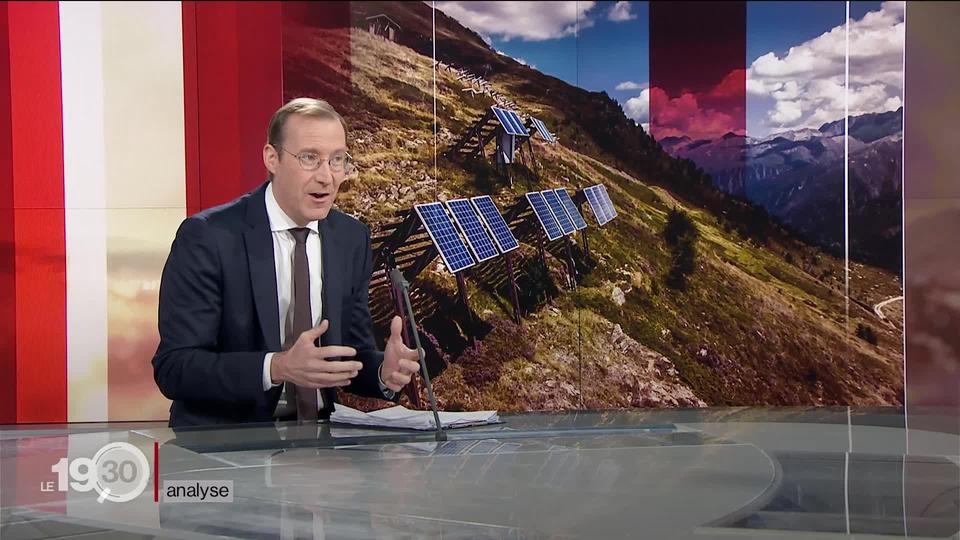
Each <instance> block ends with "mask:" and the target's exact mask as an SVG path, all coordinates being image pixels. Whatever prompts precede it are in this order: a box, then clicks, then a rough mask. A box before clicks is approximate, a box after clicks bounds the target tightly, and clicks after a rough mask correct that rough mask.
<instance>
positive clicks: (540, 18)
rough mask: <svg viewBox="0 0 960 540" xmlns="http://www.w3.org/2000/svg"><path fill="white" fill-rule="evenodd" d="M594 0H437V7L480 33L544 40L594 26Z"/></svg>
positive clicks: (507, 38) (526, 39)
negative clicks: (547, 0) (534, 0)
mask: <svg viewBox="0 0 960 540" xmlns="http://www.w3.org/2000/svg"><path fill="white" fill-rule="evenodd" d="M595 4H596V2H576V1H565V2H437V4H436V5H437V9H439V10H441V11H443V12H444V13H446V14H447V15H449V16H450V17H453V18H454V19H456V20H457V21H459V22H460V24H462V25H464V26H466V27H468V28H470V29H471V30H473V31H474V32H477V33H478V34H480V35H481V36H488V37H497V38H500V39H503V40H507V41H509V40H511V39H522V40H523V41H544V40H548V39H559V38H563V37H567V36H572V35H575V34H576V33H577V30H578V28H579V29H580V30H582V29H584V28H589V27H591V26H593V20H592V19H590V17H588V16H587V12H588V11H590V9H591V8H593V6H594V5H595Z"/></svg>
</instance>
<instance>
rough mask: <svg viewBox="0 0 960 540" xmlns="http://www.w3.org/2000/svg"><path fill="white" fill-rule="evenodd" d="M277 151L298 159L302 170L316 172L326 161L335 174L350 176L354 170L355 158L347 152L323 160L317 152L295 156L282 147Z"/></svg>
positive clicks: (301, 153)
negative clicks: (341, 173)
mask: <svg viewBox="0 0 960 540" xmlns="http://www.w3.org/2000/svg"><path fill="white" fill-rule="evenodd" d="M277 150H280V151H282V152H286V153H288V154H290V155H291V156H293V157H295V158H297V161H299V162H300V168H301V169H303V170H305V171H315V170H317V169H319V168H320V165H322V164H323V162H324V161H326V162H327V164H329V165H330V170H331V171H333V172H337V173H340V172H345V173H347V174H350V173H351V172H353V169H354V165H353V157H352V156H351V155H350V154H348V153H347V152H341V153H338V154H334V155H333V156H331V157H330V158H328V159H323V158H321V157H320V154H317V153H316V152H300V153H299V154H294V153H293V152H289V151H288V150H287V149H286V148H281V147H277Z"/></svg>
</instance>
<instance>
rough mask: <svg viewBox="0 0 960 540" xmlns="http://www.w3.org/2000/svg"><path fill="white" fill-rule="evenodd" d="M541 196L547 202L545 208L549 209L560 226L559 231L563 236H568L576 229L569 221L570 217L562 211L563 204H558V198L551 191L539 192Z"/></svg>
mask: <svg viewBox="0 0 960 540" xmlns="http://www.w3.org/2000/svg"><path fill="white" fill-rule="evenodd" d="M540 193H541V194H543V198H544V200H546V201H547V206H549V207H550V211H551V212H553V215H554V217H556V218H557V223H559V224H560V230H561V231H563V234H570V233H572V232H573V231H575V230H576V229H575V228H574V227H573V222H572V221H570V216H568V215H567V211H566V210H564V209H563V203H561V202H560V197H558V196H557V194H556V193H555V192H554V191H553V190H552V189H550V190H547V191H541V192H540Z"/></svg>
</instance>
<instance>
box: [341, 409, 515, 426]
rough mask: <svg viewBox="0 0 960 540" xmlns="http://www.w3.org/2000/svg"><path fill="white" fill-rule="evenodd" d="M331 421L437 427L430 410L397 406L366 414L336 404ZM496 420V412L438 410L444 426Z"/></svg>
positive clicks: (468, 424) (470, 424) (497, 421)
mask: <svg viewBox="0 0 960 540" xmlns="http://www.w3.org/2000/svg"><path fill="white" fill-rule="evenodd" d="M330 421H331V422H337V423H341V424H353V425H357V426H376V427H390V428H401V429H421V430H428V429H436V423H435V422H434V420H433V411H413V410H410V409H408V408H406V407H403V406H400V405H397V406H396V407H390V408H387V409H380V410H379V411H372V412H369V413H365V412H362V411H358V410H356V409H351V408H350V407H347V406H346V405H342V404H340V403H337V406H336V409H335V410H334V411H333V414H331V415H330ZM499 422H500V417H499V416H498V415H497V411H472V412H443V411H441V412H440V425H442V426H443V427H445V428H458V427H467V426H482V425H487V424H497V423H499Z"/></svg>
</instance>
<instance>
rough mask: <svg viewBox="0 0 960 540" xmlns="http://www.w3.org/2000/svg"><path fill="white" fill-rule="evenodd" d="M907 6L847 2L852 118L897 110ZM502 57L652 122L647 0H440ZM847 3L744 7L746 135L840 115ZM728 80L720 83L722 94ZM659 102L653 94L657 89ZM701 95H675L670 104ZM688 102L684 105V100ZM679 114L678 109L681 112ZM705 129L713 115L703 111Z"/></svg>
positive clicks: (813, 123) (441, 5) (819, 122)
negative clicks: (616, 103)
mask: <svg viewBox="0 0 960 540" xmlns="http://www.w3.org/2000/svg"><path fill="white" fill-rule="evenodd" d="M903 6H904V4H903V2H885V3H882V4H881V3H880V2H851V8H850V9H851V12H850V15H851V25H850V94H849V106H850V111H851V113H852V114H862V113H864V112H879V111H886V110H894V109H896V108H897V107H899V106H900V104H901V96H902V88H903V82H902V81H903V74H902V58H903V36H904V7H903ZM437 7H438V8H439V9H441V10H442V11H444V13H446V14H448V15H450V16H452V17H454V18H456V19H457V20H458V21H460V22H461V23H462V24H464V25H465V26H467V27H469V28H471V29H473V30H474V31H476V32H477V33H479V34H480V35H481V36H483V37H484V39H485V40H486V41H487V42H488V43H489V44H490V45H491V46H492V47H493V48H494V49H495V50H497V51H499V52H501V53H502V54H506V55H509V56H511V57H513V58H515V59H517V60H518V61H520V62H523V63H525V64H527V65H530V66H534V67H536V69H538V70H540V71H541V72H543V73H547V74H549V75H553V76H555V77H558V78H560V79H563V80H565V81H567V82H569V83H571V84H574V85H576V86H579V87H581V88H585V89H587V90H592V91H600V90H603V91H606V92H607V93H608V94H609V95H610V96H611V97H613V98H614V99H616V100H618V101H619V102H620V103H621V105H622V106H623V108H624V111H625V112H626V114H627V115H628V116H630V117H631V118H633V119H634V120H636V121H637V122H639V123H641V124H646V123H647V122H648V119H649V103H650V94H651V90H650V88H649V82H650V81H649V54H648V40H649V17H648V13H649V5H648V3H647V2H623V1H619V2H437ZM844 14H845V3H844V2H812V1H797V2H748V4H747V58H746V60H745V67H746V77H747V104H746V105H747V111H746V116H747V118H746V120H747V122H746V123H747V133H748V134H749V135H751V136H755V137H762V136H766V135H768V134H771V133H775V132H778V131H783V130H788V129H797V128H806V127H812V128H816V127H819V126H820V125H822V124H823V123H825V122H829V121H833V120H837V119H839V118H842V117H843V108H844V101H845V97H847V96H846V94H845V91H844V60H845V53H844V50H845V37H846V35H845V25H844ZM722 83H723V81H722V80H721V81H717V86H718V88H719V87H720V86H722ZM654 95H655V97H656V91H654ZM691 97H692V98H695V97H696V96H686V95H685V96H670V98H675V101H673V100H666V101H664V103H666V104H667V105H666V106H668V107H670V106H672V105H673V104H676V105H677V106H678V107H679V105H683V104H689V102H690V98H691ZM681 98H683V99H681ZM678 111H679V109H678ZM695 114H699V115H700V116H702V117H703V118H701V121H702V122H697V124H698V125H701V124H702V125H709V124H710V122H711V120H710V118H709V111H699V110H698V111H697V112H696V113H695Z"/></svg>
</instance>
